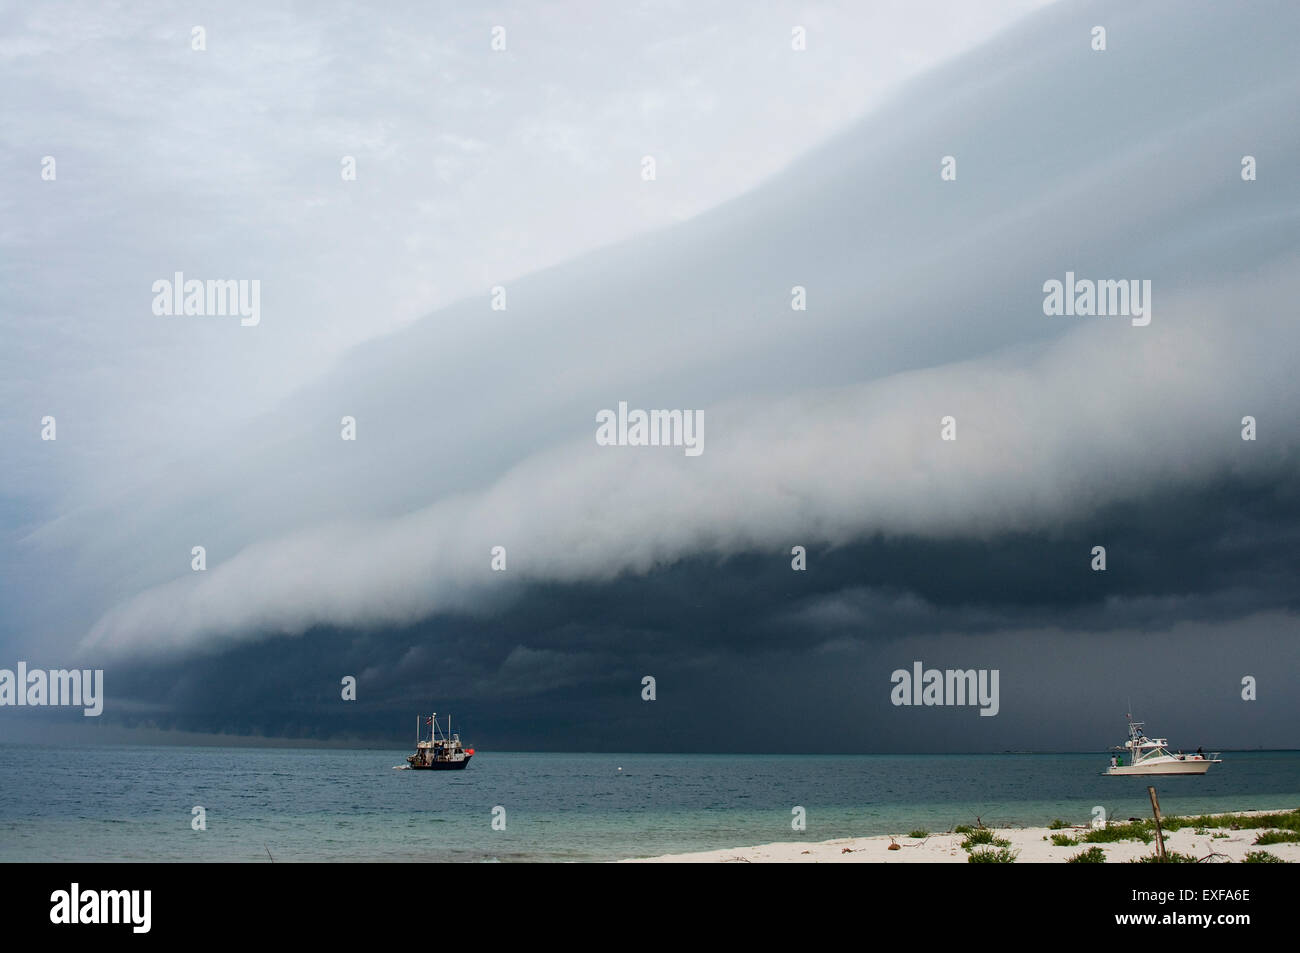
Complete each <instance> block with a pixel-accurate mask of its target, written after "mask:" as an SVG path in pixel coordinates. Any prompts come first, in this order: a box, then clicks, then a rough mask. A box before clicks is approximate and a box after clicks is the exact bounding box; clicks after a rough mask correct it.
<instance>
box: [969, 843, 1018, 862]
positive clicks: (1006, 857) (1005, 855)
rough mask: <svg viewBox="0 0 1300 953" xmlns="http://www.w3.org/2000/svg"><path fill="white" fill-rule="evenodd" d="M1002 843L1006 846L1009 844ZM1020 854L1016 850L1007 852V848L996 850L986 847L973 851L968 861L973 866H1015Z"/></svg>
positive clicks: (1002, 847)
mask: <svg viewBox="0 0 1300 953" xmlns="http://www.w3.org/2000/svg"><path fill="white" fill-rule="evenodd" d="M1001 843H1002V844H1003V845H1005V844H1007V843H1008V842H1007V841H1002V842H1001ZM1019 853H1020V852H1019V851H1016V850H1007V848H1006V847H1005V846H1001V847H998V848H997V849H996V850H994V849H993V848H991V847H985V848H984V849H983V850H973V851H971V852H970V857H968V858H967V861H968V862H969V863H972V864H1014V863H1015V862H1016V856H1017V855H1018V854H1019Z"/></svg>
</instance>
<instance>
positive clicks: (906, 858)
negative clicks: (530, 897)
mask: <svg viewBox="0 0 1300 953" xmlns="http://www.w3.org/2000/svg"><path fill="white" fill-rule="evenodd" d="M1238 813H1239V814H1241V815H1248V816H1258V815H1262V814H1271V813H1277V812H1272V811H1242V812H1238ZM1269 829H1271V828H1242V829H1240V830H1232V829H1230V828H1226V827H1225V828H1212V827H1211V828H1199V830H1201V831H1202V832H1201V833H1197V830H1198V829H1194V828H1192V827H1184V828H1180V829H1178V830H1175V831H1172V832H1166V833H1165V849H1166V850H1169V851H1176V852H1178V853H1180V854H1187V855H1190V856H1193V857H1196V858H1207V857H1208V858H1209V860H1207V861H1206V863H1215V862H1218V863H1225V862H1239V861H1242V860H1243V859H1244V858H1245V856H1246V854H1247V853H1249V852H1251V851H1258V850H1264V851H1267V852H1268V853H1270V854H1272V855H1273V856H1275V857H1277V858H1278V859H1280V860H1283V861H1288V862H1291V863H1298V862H1300V843H1282V844H1267V845H1263V846H1256V844H1255V838H1256V837H1258V836H1259V835H1260V833H1262V832H1263V831H1264V830H1269ZM1089 830H1090V828H1088V827H1067V828H1062V829H1059V830H1050V829H1048V828H1046V827H1002V828H992V831H993V834H994V836H995V837H997V838H1000V839H1002V840H1006V841H1010V847H1009V848H1007V849H1008V850H1011V851H1013V852H1016V863H1022V864H1024V863H1029V864H1053V863H1065V862H1066V861H1067V860H1068V859H1069V858H1071V857H1073V856H1075V855H1076V854H1078V853H1080V852H1081V851H1084V850H1087V849H1088V848H1090V847H1100V848H1101V849H1102V850H1103V851H1104V852H1105V854H1106V862H1107V863H1124V862H1127V861H1131V860H1137V859H1138V858H1141V857H1145V856H1149V855H1151V854H1154V853H1155V851H1156V844H1155V841H1154V840H1152V842H1151V843H1149V844H1145V843H1143V842H1142V841H1141V840H1138V839H1133V840H1123V841H1116V842H1112V843H1099V844H1091V843H1079V844H1073V845H1068V846H1057V845H1056V844H1054V843H1052V837H1053V835H1057V836H1061V835H1065V836H1069V837H1072V838H1074V839H1076V840H1079V841H1082V839H1083V836H1084V835H1086V834H1087V833H1088V832H1089ZM1215 834H1219V835H1226V836H1219V837H1215V836H1214V835H1215ZM967 836H968V835H967V834H965V833H960V834H959V833H935V834H930V835H928V836H926V837H910V836H908V835H906V834H894V835H884V836H880V837H848V838H841V839H839V840H828V841H820V842H812V843H809V842H807V841H804V842H786V843H774V844H762V845H760V846H758V847H738V848H731V849H727V850H711V851H703V852H700V853H691V854H667V855H664V856H661V857H644V858H629V859H628V860H625V861H621V862H622V863H723V864H725V863H750V864H763V863H813V864H825V863H852V864H859V863H866V864H907V863H913V864H917V863H920V864H925V863H930V864H934V863H940V864H965V863H969V857H970V854H969V852H968V851H967V850H965V849H964V848H963V847H962V843H963V842H964V841H965V840H966V839H967ZM893 844H897V845H898V848H897V849H895V850H891V849H890V847H891V845H893ZM974 849H976V850H985V849H988V848H987V847H976V848H974Z"/></svg>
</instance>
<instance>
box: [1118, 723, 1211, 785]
mask: <svg viewBox="0 0 1300 953" xmlns="http://www.w3.org/2000/svg"><path fill="white" fill-rule="evenodd" d="M1143 728H1144V723H1143V722H1140V721H1134V720H1133V716H1132V715H1129V716H1128V741H1126V742H1124V744H1123V745H1120V746H1117V747H1115V748H1112V749H1111V750H1112V751H1115V752H1118V754H1113V755H1111V757H1110V765H1109V766H1108V767H1107V768H1106V770H1105V771H1103V772H1102V773H1103V774H1111V775H1135V774H1204V773H1205V772H1206V771H1209V770H1210V765H1212V764H1219V763H1220V762H1221V761H1222V760H1223V759H1222V758H1220V757H1219V753H1218V752H1217V751H1216V752H1215V753H1214V754H1211V755H1206V754H1204V753H1203V752H1202V751H1201V749H1200V748H1197V749H1196V754H1183V753H1182V752H1181V751H1179V752H1178V753H1177V754H1173V753H1171V752H1170V751H1169V742H1168V741H1166V740H1165V739H1164V738H1148V737H1147V736H1146V733H1145V731H1144V730H1143ZM1126 754H1127V763H1125V755H1126Z"/></svg>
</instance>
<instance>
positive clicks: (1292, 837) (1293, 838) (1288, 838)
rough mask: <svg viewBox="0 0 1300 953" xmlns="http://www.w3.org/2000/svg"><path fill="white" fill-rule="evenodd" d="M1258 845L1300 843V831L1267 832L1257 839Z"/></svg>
mask: <svg viewBox="0 0 1300 953" xmlns="http://www.w3.org/2000/svg"><path fill="white" fill-rule="evenodd" d="M1255 843H1256V844H1296V843H1300V831H1265V832H1264V833H1262V834H1260V835H1259V836H1258V837H1256V838H1255Z"/></svg>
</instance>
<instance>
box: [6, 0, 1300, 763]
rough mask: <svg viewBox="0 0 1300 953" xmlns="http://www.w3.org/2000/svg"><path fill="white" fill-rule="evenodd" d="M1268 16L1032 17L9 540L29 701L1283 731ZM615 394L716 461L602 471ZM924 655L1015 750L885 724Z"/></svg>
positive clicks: (671, 744) (1280, 153) (1299, 273)
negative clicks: (1078, 309)
mask: <svg viewBox="0 0 1300 953" xmlns="http://www.w3.org/2000/svg"><path fill="white" fill-rule="evenodd" d="M1255 10H1256V13H1255V15H1254V16H1253V17H1242V16H1240V15H1239V14H1238V13H1237V12H1236V11H1234V10H1231V9H1229V8H1226V7H1223V6H1221V5H1214V4H1159V3H1154V4H1143V5H1140V6H1136V7H1135V6H1132V5H1129V4H1120V3H1115V4H1103V5H1100V6H1091V5H1086V6H1085V5H1075V4H1067V5H1065V6H1064V7H1062V8H1059V9H1053V10H1049V11H1047V12H1045V13H1044V14H1042V15H1039V16H1036V17H1034V18H1031V20H1030V21H1028V22H1026V23H1025V24H1023V25H1021V26H1019V27H1017V28H1016V29H1014V30H1012V31H1010V32H1009V33H1007V34H1006V35H1004V36H1002V37H1000V38H999V39H997V40H996V41H995V42H993V43H991V44H988V45H987V46H984V47H982V48H981V49H979V50H977V51H976V52H975V53H973V54H971V55H969V56H966V57H963V58H960V59H959V60H957V61H955V62H954V63H952V64H949V65H948V66H946V67H945V68H943V69H941V70H938V71H936V72H934V73H932V74H930V75H929V76H927V77H926V78H925V79H924V80H923V81H921V82H919V83H917V84H915V85H914V86H913V87H911V88H910V89H909V90H908V91H906V92H905V93H904V94H903V95H901V96H900V97H898V98H897V99H896V100H894V101H892V102H891V103H890V104H889V105H888V106H886V107H885V108H883V109H882V110H880V111H879V112H877V113H875V114H873V115H870V116H868V117H866V118H865V119H864V120H863V121H862V122H861V123H860V124H858V125H856V126H855V127H853V128H851V129H849V130H848V131H847V132H845V133H843V134H842V135H840V136H838V137H835V138H834V139H832V140H831V141H829V142H827V143H825V144H824V145H822V146H821V147H819V148H817V149H816V150H814V151H813V152H812V153H811V154H810V155H808V156H807V157H806V158H804V159H802V160H801V161H799V162H797V163H795V164H793V165H791V166H790V167H789V168H788V169H786V170H785V171H784V172H782V173H781V174H780V175H777V176H775V177H773V178H772V179H771V180H770V181H768V182H767V183H766V184H765V185H764V186H762V187H761V188H758V189H755V190H754V191H752V192H750V193H748V194H745V195H743V196H740V197H739V198H737V199H735V200H734V201H731V202H729V203H727V204H725V205H723V206H722V207H720V208H717V209H715V210H713V211H711V212H709V213H706V214H703V215H700V216H698V217H696V218H694V219H692V220H691V221H689V222H686V223H684V224H681V225H677V226H674V227H672V228H669V229H665V230H662V231H659V232H655V233H652V234H649V235H644V236H642V237H639V238H637V239H635V240H631V241H627V242H623V243H620V244H618V245H615V246H612V247H609V248H606V249H603V250H601V251H597V252H593V253H590V254H588V255H585V256H583V257H580V258H577V259H574V260H572V261H570V262H568V263H566V264H563V265H559V266H557V267H554V268H550V269H548V270H545V271H541V272H538V273H535V274H533V275H530V276H529V277H527V278H522V279H519V280H518V281H514V280H512V281H511V282H510V283H509V288H508V292H509V302H510V304H509V308H508V310H506V311H503V312H494V311H492V310H490V309H489V307H488V303H487V298H486V296H485V295H484V296H479V297H477V298H472V299H469V300H466V301H463V302H460V303H457V304H454V305H451V306H448V307H446V308H443V309H440V310H439V311H437V312H436V313H434V314H432V315H430V316H429V317H427V318H426V319H424V320H422V321H419V322H416V323H415V324H413V325H411V326H410V327H408V328H405V329H404V330H402V331H400V332H398V333H395V334H392V335H389V336H386V337H381V338H378V339H375V340H372V341H369V342H368V343H366V344H364V345H362V346H360V347H358V348H356V349H354V350H352V351H350V352H348V353H347V354H346V355H345V356H344V357H342V358H341V359H340V361H339V363H338V365H337V366H336V367H335V368H333V369H332V370H331V371H330V372H328V373H326V374H323V375H322V376H320V377H319V378H318V379H316V380H315V381H314V382H313V383H311V384H309V385H307V386H305V387H303V388H301V389H300V390H298V391H297V392H296V393H295V394H294V395H292V396H291V397H289V398H286V399H285V400H283V401H280V402H278V403H276V404H274V405H273V406H272V407H271V408H270V409H269V410H268V411H267V412H266V413H265V414H263V415H262V416H259V417H257V418H256V419H253V420H249V421H247V422H246V423H244V424H243V425H242V426H240V427H238V428H235V429H233V430H232V431H231V432H228V433H225V434H223V435H222V436H220V437H219V438H214V439H213V440H212V441H211V444H210V446H206V447H204V448H203V452H202V453H199V454H197V455H194V456H190V457H186V458H185V459H182V460H178V461H175V465H174V466H171V467H167V468H164V469H162V470H160V471H159V472H158V475H157V477H156V478H154V479H150V478H149V477H148V474H145V475H143V476H141V477H140V479H138V480H134V481H129V482H128V483H127V484H125V485H124V486H117V485H113V486H111V487H108V488H100V489H99V490H98V491H97V492H92V493H87V494H86V495H85V496H84V497H81V498H78V499H77V500H76V501H75V502H76V505H70V506H69V507H68V508H67V511H66V512H64V513H62V514H61V515H60V516H59V518H58V519H53V520H51V521H49V522H47V523H45V524H44V525H41V526H39V527H36V528H33V530H32V531H31V533H30V534H29V535H28V536H26V537H25V539H24V543H23V545H24V546H25V547H27V550H28V551H31V552H33V553H35V554H36V556H37V557H38V558H39V559H40V560H43V561H46V562H56V561H61V564H62V565H63V566H65V568H66V569H67V573H66V577H67V578H69V579H71V580H74V581H75V585H71V584H70V588H71V589H72V590H73V591H72V592H71V594H70V598H69V599H68V602H69V603H70V604H73V605H76V606H79V607H81V611H80V614H79V615H77V616H76V617H77V618H79V619H81V620H82V621H83V622H84V625H83V626H82V627H81V628H80V629H79V630H77V631H76V632H71V633H63V634H62V635H61V636H57V637H56V638H55V639H54V640H53V642H54V644H52V645H47V646H43V648H44V649H45V650H46V651H48V652H49V654H54V655H58V656H59V657H58V658H57V659H54V660H52V662H51V663H50V664H53V663H54V662H58V663H60V664H62V661H61V660H62V658H63V657H64V656H65V655H71V654H73V653H71V651H70V649H71V643H72V642H73V641H74V637H75V641H76V642H77V647H78V649H79V654H78V656H77V657H80V658H82V659H85V660H86V661H87V663H90V662H94V663H95V664H103V665H104V667H105V668H106V669H107V670H108V685H109V689H108V691H109V695H110V698H109V703H110V706H109V709H108V711H109V714H106V715H105V716H104V717H105V720H106V721H107V722H108V723H109V724H117V725H120V726H123V727H128V728H138V729H141V730H147V731H155V730H182V731H189V732H209V733H213V734H217V735H221V734H230V735H250V734H251V735H268V736H284V737H290V738H294V737H298V738H304V737H305V738H312V739H327V738H329V739H364V740H382V739H389V738H392V739H394V741H395V743H401V742H403V741H404V740H405V738H406V736H407V734H408V732H409V729H408V727H407V726H408V725H409V721H410V718H411V717H413V714H414V712H416V711H421V710H428V709H429V708H432V707H436V708H438V710H439V711H453V712H454V713H456V714H457V715H458V716H459V717H463V718H464V719H465V721H464V724H465V725H466V726H467V730H468V729H469V728H470V727H472V729H473V731H474V732H475V733H476V734H477V736H478V738H479V740H480V742H481V743H483V744H491V745H493V746H495V747H497V748H502V747H549V748H553V749H573V748H600V749H606V750H627V749H638V748H639V749H645V750H674V749H675V750H721V749H727V748H746V749H750V750H770V749H771V748H772V747H773V746H776V745H781V746H785V747H786V748H789V747H797V746H799V745H802V746H803V748H802V750H825V749H829V750H904V749H907V748H916V749H921V750H937V749H941V748H943V747H944V746H945V745H947V746H950V747H952V746H961V745H965V746H969V747H974V748H977V749H981V750H1001V749H1003V748H1006V747H1031V746H1032V747H1038V748H1043V747H1065V746H1069V745H1071V744H1076V745H1089V746H1091V745H1094V744H1097V743H1099V742H1100V741H1101V740H1106V741H1109V740H1110V739H1109V738H1107V739H1100V738H1098V737H1096V735H1095V732H1096V729H1095V726H1096V725H1098V724H1102V723H1109V722H1108V721H1107V720H1108V719H1113V718H1117V717H1118V715H1117V714H1116V711H1117V710H1118V712H1119V714H1122V713H1123V710H1124V709H1123V706H1124V705H1125V704H1126V702H1125V700H1124V699H1125V698H1126V697H1127V695H1126V693H1128V694H1132V695H1135V696H1138V698H1135V701H1137V700H1138V699H1139V698H1141V699H1142V700H1143V701H1144V703H1145V704H1147V705H1149V706H1150V707H1151V708H1153V709H1155V712H1153V713H1152V714H1153V715H1154V714H1155V713H1156V712H1160V713H1164V714H1178V715H1179V716H1183V717H1186V718H1188V719H1190V720H1191V721H1192V722H1193V724H1194V726H1195V727H1196V729H1197V730H1198V731H1201V730H1204V731H1210V730H1211V729H1214V730H1219V731H1221V732H1222V733H1223V735H1224V736H1226V737H1221V739H1216V740H1218V741H1219V743H1223V744H1227V743H1249V742H1252V741H1256V740H1257V739H1274V740H1277V739H1282V738H1284V737H1285V736H1286V731H1287V730H1288V729H1286V727H1285V726H1287V725H1292V724H1294V723H1295V722H1296V715H1297V711H1296V706H1297V700H1296V697H1295V693H1294V691H1287V690H1286V689H1284V688H1281V689H1280V688H1279V684H1281V685H1286V684H1287V682H1286V679H1288V678H1290V679H1293V678H1294V676H1295V674H1296V672H1295V670H1296V660H1295V655H1294V653H1293V652H1292V650H1291V646H1293V645H1294V637H1295V625H1294V621H1295V618H1296V610H1297V605H1296V602H1297V596H1296V592H1295V586H1294V580H1295V578H1296V571H1297V569H1300V566H1298V565H1297V552H1300V550H1298V549H1297V546H1296V543H1297V542H1298V541H1300V497H1298V496H1297V492H1296V490H1295V489H1294V488H1295V486H1296V477H1297V476H1300V434H1297V432H1296V431H1295V428H1294V417H1295V414H1294V408H1295V407H1296V406H1300V376H1297V375H1296V374H1295V373H1294V355H1295V354H1296V353H1297V352H1298V351H1300V325H1297V323H1296V322H1295V321H1293V320H1291V319H1290V318H1291V316H1293V315H1294V312H1295V302H1296V301H1297V300H1300V270H1297V269H1296V268H1295V259H1296V255H1297V250H1298V249H1300V230H1298V229H1297V228H1296V219H1295V214H1294V210H1295V209H1296V208H1297V207H1300V184H1298V183H1297V180H1296V179H1295V178H1294V177H1293V176H1290V175H1288V174H1270V175H1267V176H1263V177H1261V179H1260V180H1259V181H1256V182H1252V183H1246V182H1244V181H1243V180H1242V179H1241V177H1240V175H1239V168H1240V165H1239V163H1240V159H1241V156H1242V155H1243V154H1246V153H1251V154H1254V155H1257V156H1259V157H1260V161H1261V163H1262V164H1263V165H1262V167H1264V166H1268V165H1271V166H1273V167H1274V168H1280V167H1281V166H1282V165H1283V163H1284V161H1285V158H1284V157H1286V156H1288V155H1293V154H1295V152H1296V151H1297V150H1298V149H1300V132H1298V131H1297V128H1296V126H1295V124H1294V123H1289V122H1280V121H1279V116H1283V115H1289V111H1290V110H1292V109H1293V100H1294V92H1295V90H1296V88H1297V87H1298V86H1300V66H1298V65H1297V62H1296V60H1295V57H1294V50H1293V49H1292V48H1291V44H1290V43H1289V34H1291V33H1293V28H1294V27H1295V26H1296V25H1297V23H1298V22H1300V14H1298V13H1297V11H1296V9H1295V8H1294V7H1291V6H1288V5H1285V4H1261V5H1260V6H1259V7H1257V8H1255ZM1098 19H1101V20H1103V21H1104V22H1105V23H1106V25H1107V27H1108V29H1109V31H1110V35H1111V37H1112V41H1113V42H1112V47H1111V48H1110V49H1109V50H1108V51H1107V52H1106V53H1105V54H1096V53H1093V52H1092V51H1091V50H1090V49H1089V46H1088V43H1087V37H1088V35H1089V31H1090V28H1091V26H1092V25H1093V24H1094V23H1095V22H1097V21H1098ZM1189 63H1194V64H1196V68H1195V69H1189ZM946 154H954V155H956V156H957V158H958V163H959V164H958V168H959V173H958V178H957V180H956V181H954V182H950V183H944V182H942V181H941V180H940V179H939V177H938V169H939V160H940V158H941V157H942V156H944V155H946ZM1067 271H1073V272H1077V273H1078V274H1080V275H1083V276H1090V277H1096V276H1104V277H1113V278H1135V279H1142V280H1149V281H1151V283H1152V286H1153V288H1154V289H1155V291H1154V299H1153V309H1152V321H1151V324H1150V325H1149V326H1146V327H1136V326H1133V325H1132V324H1131V323H1130V321H1129V320H1128V317H1126V316H1123V317H1110V318H1096V319H1093V318H1064V317H1049V316H1047V315H1045V314H1044V311H1043V290H1042V289H1043V282H1044V281H1045V280H1047V279H1060V278H1062V277H1064V275H1065V274H1066V272H1067ZM794 285H802V286H805V287H806V288H807V292H808V300H809V308H808V310H807V311H793V310H791V308H790V293H791V288H792V286H794ZM619 400H628V401H630V402H631V403H632V405H633V406H642V407H684V408H702V409H703V411H704V415H705V416H704V419H705V421H706V427H705V441H706V445H705V450H704V453H703V454H702V455H701V456H699V457H698V458H690V457H686V456H684V455H683V454H681V453H680V452H679V451H677V450H672V451H666V450H662V449H658V448H656V449H651V448H609V447H600V446H597V445H596V443H595V442H594V440H593V430H594V424H595V414H596V412H597V411H599V410H601V409H602V408H607V407H612V406H614V405H615V404H616V402H617V401H619ZM344 414H348V415H354V416H355V417H356V418H357V421H358V427H359V434H360V435H359V438H358V440H357V441H356V442H355V443H349V442H343V441H341V440H340V439H339V427H338V421H339V420H340V417H341V415H344ZM949 414H952V415H955V417H956V419H957V427H958V439H957V440H956V441H952V442H948V441H942V440H940V439H939V432H940V420H941V418H943V417H944V416H946V415H949ZM1245 415H1251V416H1254V417H1256V418H1257V421H1258V427H1259V439H1258V440H1256V441H1243V440H1242V439H1241V436H1240V428H1241V421H1242V418H1243V416H1245ZM110 489H111V490H112V492H109V490H110ZM196 543H201V544H203V545H205V546H206V547H207V549H208V554H209V555H208V558H209V567H208V569H207V571H205V572H202V573H193V572H190V570H189V552H190V547H191V546H192V545H194V544H196ZM496 545H503V546H505V547H506V548H507V549H508V552H509V568H508V570H507V571H506V572H502V573H495V572H493V571H492V570H491V569H490V563H489V550H490V548H491V547H492V546H496ZM793 545H803V546H806V547H807V549H808V558H809V567H808V570H807V571H806V572H794V571H792V570H791V567H790V558H791V556H790V547H791V546H793ZM1097 545H1101V546H1105V547H1106V550H1107V569H1106V571H1105V572H1093V571H1091V569H1090V567H1089V564H1090V561H1091V550H1092V547H1094V546H1097ZM60 578H64V577H60ZM33 579H34V580H36V581H39V576H38V575H37V574H33ZM62 596H63V593H62V592H61V591H58V592H55V591H52V590H51V589H50V588H49V587H48V585H47V588H46V589H44V590H42V591H41V598H44V599H46V600H48V601H50V602H58V601H61V600H62ZM33 598H34V599H35V598H36V597H33ZM87 607H89V608H87ZM51 612H53V610H51ZM1225 653H1228V654H1225ZM1234 653H1235V654H1234ZM914 660H922V661H924V662H926V663H927V664H935V665H937V666H940V667H961V668H972V667H974V668H981V667H988V668H995V669H998V670H1000V671H1001V672H1002V673H1003V682H1002V685H1003V692H1004V694H1005V699H1004V703H1003V705H1002V707H1001V710H1000V712H999V715H998V717H996V718H982V717H979V716H978V714H977V713H975V712H974V711H954V710H951V709H945V710H935V711H931V710H912V709H906V710H903V709H898V708H895V707H893V706H891V705H890V703H889V699H888V695H889V674H890V672H891V671H892V670H893V669H895V668H898V667H907V666H909V665H910V664H911V663H912V662H913V661H914ZM1259 672H1263V673H1265V675H1266V677H1269V678H1271V681H1270V683H1269V684H1270V688H1269V691H1268V692H1267V693H1266V695H1261V700H1260V702H1259V703H1258V704H1257V705H1254V706H1245V705H1244V704H1243V703H1242V702H1241V700H1240V697H1239V686H1240V678H1241V677H1242V676H1244V675H1249V674H1255V673H1259ZM1171 673H1172V674H1171ZM345 675H355V676H357V678H358V683H359V699H358V701H356V702H343V701H341V699H340V698H339V691H340V686H339V680H340V679H341V678H342V677H343V676H345ZM644 675H653V676H654V677H655V678H657V679H658V680H659V697H658V699H657V700H656V701H655V702H653V703H649V702H643V701H642V700H641V697H640V691H641V685H640V682H641V678H642V676H644ZM1279 680H1280V681H1279ZM1189 699H1196V700H1198V702H1199V704H1194V703H1193V702H1192V701H1190V700H1189ZM114 702H116V703H117V704H114ZM791 712H797V713H798V715H797V717H787V714H788V713H791ZM971 715H974V716H975V717H973V718H971V717H968V716H971ZM1211 718H1213V719H1218V720H1217V722H1215V721H1210V720H1209V719H1211ZM1260 719H1263V720H1262V721H1261V720H1260ZM809 724H816V725H817V730H816V734H815V736H814V737H811V738H809V737H808V729H807V726H808V725H809ZM1046 739H1050V740H1046ZM1258 743H1268V742H1267V741H1259V742H1258Z"/></svg>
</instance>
